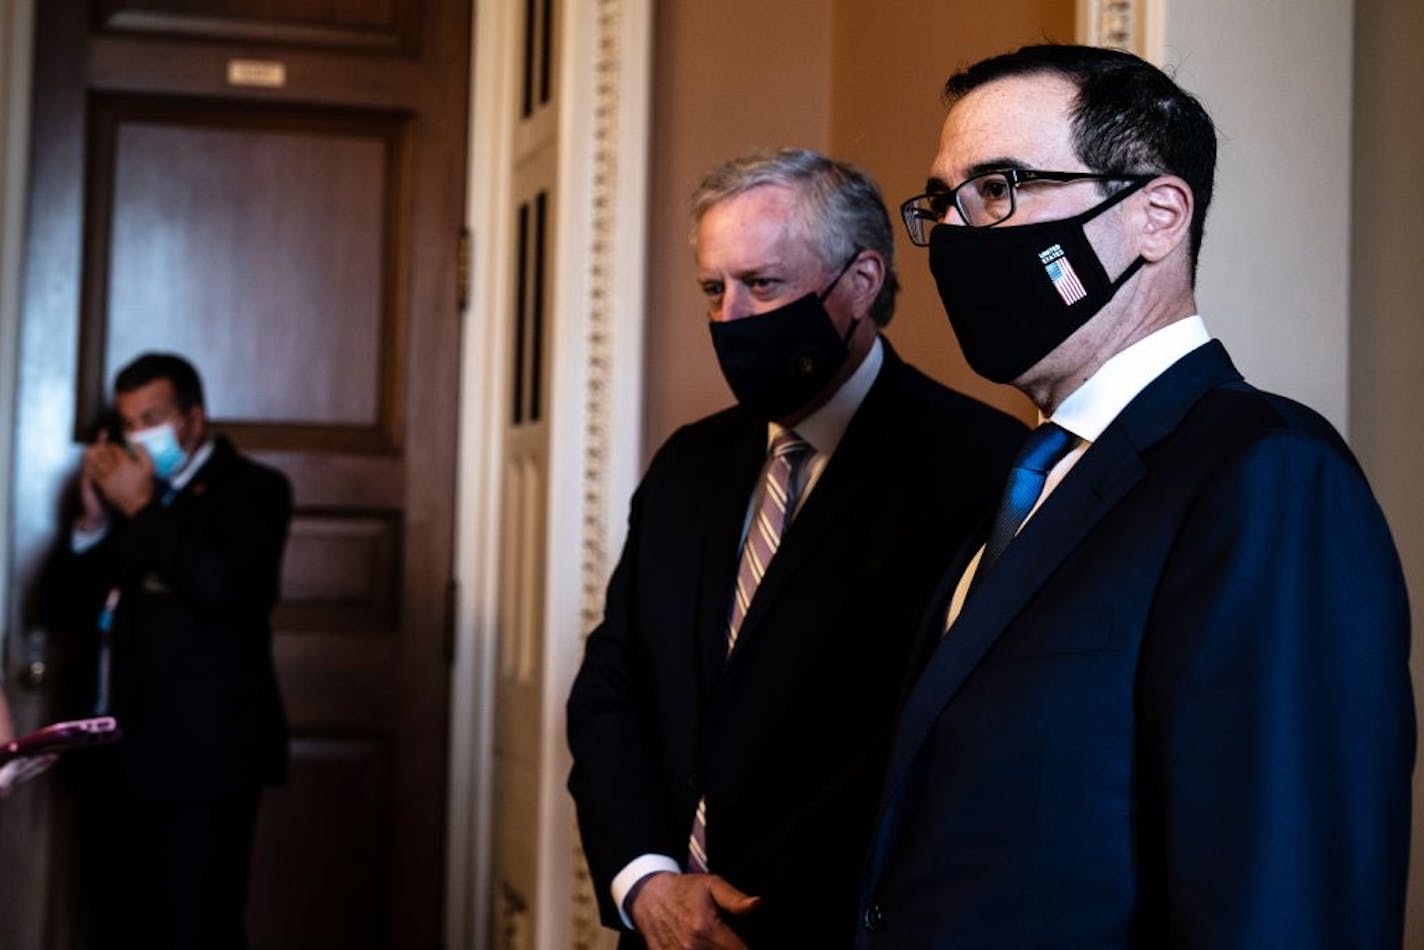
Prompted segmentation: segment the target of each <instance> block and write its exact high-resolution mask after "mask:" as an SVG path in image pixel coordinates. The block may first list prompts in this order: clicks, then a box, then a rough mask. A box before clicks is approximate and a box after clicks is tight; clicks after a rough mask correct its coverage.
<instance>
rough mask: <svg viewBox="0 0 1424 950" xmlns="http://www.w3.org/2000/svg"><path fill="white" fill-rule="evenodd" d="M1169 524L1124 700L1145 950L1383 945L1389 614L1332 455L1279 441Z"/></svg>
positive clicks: (1377, 529)
mask: <svg viewBox="0 0 1424 950" xmlns="http://www.w3.org/2000/svg"><path fill="white" fill-rule="evenodd" d="M1185 524H1186V525H1187V526H1188V527H1187V528H1186V529H1185V530H1184V532H1183V534H1182V535H1181V536H1180V537H1179V538H1178V539H1177V542H1176V544H1175V547H1174V553H1173V556H1172V558H1171V560H1170V562H1169V564H1168V567H1167V570H1166V572H1165V574H1164V576H1163V581H1162V585H1161V587H1160V588H1159V590H1158V593H1157V598H1156V601H1155V604H1154V608H1153V615H1152V624H1151V628H1150V633H1149V639H1148V642H1147V643H1146V645H1145V646H1144V650H1145V653H1144V668H1145V676H1144V679H1143V690H1142V693H1141V695H1140V697H1139V700H1140V703H1141V708H1142V711H1143V717H1144V723H1143V725H1144V735H1145V736H1146V742H1145V746H1144V753H1143V754H1144V756H1145V757H1146V759H1147V761H1146V762H1145V763H1144V764H1145V766H1146V768H1145V774H1146V775H1147V776H1149V778H1148V779H1147V781H1148V782H1149V784H1153V785H1156V786H1157V787H1156V788H1152V789H1149V790H1148V792H1149V793H1148V794H1146V795H1145V796H1144V798H1143V800H1144V801H1146V802H1150V803H1152V804H1151V805H1150V807H1151V808H1152V809H1153V811H1154V813H1153V814H1151V815H1148V816H1146V817H1147V818H1148V821H1147V822H1146V823H1145V826H1146V828H1147V829H1148V834H1147V838H1146V840H1145V841H1144V842H1143V844H1142V847H1143V849H1144V851H1145V852H1146V853H1147V855H1148V857H1149V860H1148V861H1146V862H1145V866H1146V867H1147V868H1148V869H1149V873H1156V874H1160V877H1161V879H1160V881H1156V882H1153V884H1155V885H1156V886H1152V884H1150V885H1149V886H1148V888H1147V890H1148V892H1149V893H1155V894H1160V895H1161V898H1160V899H1161V900H1163V901H1164V902H1165V903H1166V905H1167V906H1165V907H1162V908H1160V910H1161V911H1162V913H1163V916H1164V918H1165V920H1166V921H1167V927H1168V930H1169V936H1170V939H1168V940H1164V941H1163V945H1168V944H1170V945H1171V946H1184V947H1204V948H1212V950H1219V948H1235V947H1241V948H1247V947H1295V948H1310V947H1319V948H1322V950H1323V948H1332V947H1347V946H1348V947H1361V948H1364V947H1398V946H1399V944H1400V940H1401V938H1402V934H1401V928H1402V920H1403V907H1404V886H1405V873H1406V865H1407V860H1408V847H1409V833H1408V828H1409V811H1410V773H1411V767H1412V759H1413V750H1414V714H1413V705H1412V697H1411V691H1410V683H1409V671H1408V650H1409V615H1408V605H1407V603H1406V599H1405V594H1404V585H1403V578H1402V576H1401V572H1400V568H1399V563H1398V560H1397V557H1396V555H1395V552H1394V546H1393V543H1392V541H1391V539H1390V537H1389V532H1388V528H1387V527H1386V525H1385V523H1384V519H1383V517H1382V515H1381V514H1380V512H1379V509H1378V507H1377V505H1376V504H1375V501H1374V499H1373V497H1372V496H1371V495H1370V492H1369V488H1368V486H1367V485H1366V484H1365V481H1364V479H1363V477H1362V476H1361V475H1360V474H1359V472H1358V470H1357V469H1356V468H1355V466H1354V464H1353V461H1352V460H1351V459H1349V458H1348V456H1347V455H1345V454H1344V453H1343V451H1341V450H1337V449H1336V448H1335V447H1333V446H1330V445H1328V444H1326V443H1325V442H1324V441H1322V440H1320V439H1317V438H1313V437H1309V436H1305V435H1301V434H1299V433H1281V434H1277V435H1273V436H1270V437H1268V438H1266V439H1264V440H1262V441H1260V442H1258V443H1257V444H1255V445H1254V446H1252V447H1251V448H1249V449H1248V450H1247V451H1245V452H1244V453H1242V454H1241V455H1240V456H1239V457H1238V458H1237V459H1236V460H1235V461H1234V462H1233V463H1232V464H1230V465H1228V466H1226V467H1225V468H1224V469H1223V470H1222V471H1220V472H1219V473H1218V474H1217V476H1216V477H1214V478H1213V479H1212V480H1211V481H1210V482H1209V483H1208V485H1207V487H1206V488H1205V490H1204V491H1203V493H1202V494H1201V496H1200V497H1199V498H1198V499H1197V501H1196V503H1195V505H1194V508H1193V510H1192V511H1191V512H1190V515H1189V517H1188V518H1187V519H1186V521H1185Z"/></svg>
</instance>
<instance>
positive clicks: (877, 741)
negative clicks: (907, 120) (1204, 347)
mask: <svg viewBox="0 0 1424 950" xmlns="http://www.w3.org/2000/svg"><path fill="white" fill-rule="evenodd" d="M693 217H694V221H695V225H696V256H697V272H698V281H699V283H700V285H701V290H702V293H703V295H704V297H705V299H706V312H705V314H706V315H705V316H703V317H701V319H704V320H705V321H706V322H707V326H708V330H709V332H710V334H711V337H712V344H713V349H714V350H715V352H716V356H717V360H718V362H719V364H720V365H721V368H722V371H723V374H724V375H725V376H726V379H727V382H728V385H729V387H730V388H731V390H732V393H733V394H734V395H735V396H736V398H737V405H736V406H735V407H732V408H730V409H727V410H724V411H722V412H719V413H717V414H715V415H713V416H710V417H708V418H706V419H702V420H699V421H697V422H693V423H691V424H689V425H687V426H684V427H683V428H682V429H680V430H679V431H678V432H677V433H675V434H674V435H673V436H672V437H671V438H670V439H669V440H668V441H667V443H666V444H664V445H663V447H662V448H661V449H660V450H659V451H658V453H657V455H656V457H655V458H654V459H653V461H652V464H651V465H650V466H649V468H648V472H647V474H646V476H645V477H644V479H643V482H642V484H641V486H639V488H638V491H637V493H636V494H635V495H634V496H633V502H632V508H631V515H630V517H629V526H628V539H627V542H626V544H625V546H624V550H623V555H622V557H621V559H620V560H619V564H618V568H617V570H616V571H615V572H614V575H613V579H612V581H611V582H610V584H609V588H608V598H607V603H606V608H605V615H604V620H603V622H602V623H601V624H600V625H599V627H598V628H597V629H596V630H595V631H594V632H593V633H592V634H591V635H590V636H589V638H588V645H587V650H586V653H585V655H584V661H583V666H582V668H581V669H580V670H579V674H578V678H577V680H576V681H575V683H574V687H573V692H572V695H571V696H570V698H569V704H568V722H569V744H570V748H571V750H572V752H573V760H574V767H573V772H572V774H571V775H570V777H569V789H570V791H571V792H572V793H573V796H574V800H575V802H576V803H577V805H578V818H579V826H580V830H581V831H582V835H583V844H584V851H585V853H586V854H587V855H588V860H589V866H590V868H591V870H592V873H593V879H594V882H595V889H596V893H597V895H598V898H599V903H600V909H601V911H602V916H603V920H604V922H605V923H606V924H607V925H608V926H609V927H615V928H619V929H622V930H624V931H625V934H624V939H623V946H641V945H642V944H643V941H644V940H646V942H647V944H648V945H649V946H651V947H654V948H661V947H690V946H696V947H709V948H710V947H726V948H735V947H742V946H744V945H749V946H751V947H772V948H781V947H793V948H794V947H816V948H821V947H846V946H849V944H850V942H851V940H852V939H853V935H854V933H855V917H856V903H857V902H856V891H857V888H858V885H859V875H860V863H861V859H862V857H863V856H864V854H865V845H866V841H867V839H868V836H869V831H870V820H871V817H872V812H873V809H874V807H875V796H876V794H877V791H878V789H879V785H880V774H881V768H882V766H883V764H884V760H885V753H886V749H887V747H888V744H889V734H890V730H891V728H892V726H893V723H894V716H895V708H896V703H897V701H898V699H899V697H900V696H901V694H902V691H903V689H904V685H905V672H906V666H907V660H908V657H909V654H910V652H911V649H912V646H913V638H914V635H915V631H916V628H917V626H918V623H919V619H920V616H921V614H922V612H923V609H924V606H925V603H926V602H927V601H928V600H930V599H931V592H932V591H933V589H934V585H935V584H937V583H938V582H939V579H940V577H941V576H942V575H943V573H944V570H945V567H946V566H947V564H948V560H949V557H950V555H951V554H952V552H953V548H954V546H955V545H957V544H958V543H959V542H961V541H963V540H965V539H966V538H967V537H968V535H969V532H970V531H971V530H972V528H973V526H974V525H975V524H976V523H977V522H978V521H979V520H980V518H981V517H982V516H983V515H984V514H985V513H987V511H988V510H989V508H990V507H991V506H992V505H993V503H994V499H995V497H996V496H997V494H998V489H999V485H1000V484H1002V482H1003V479H1004V476H1005V474H1006V473H1007V471H1008V465H1009V462H1010V461H1011V460H1012V458H1013V455H1014V452H1015V451H1016V449H1017V448H1018V444H1019V442H1020V441H1021V440H1022V438H1023V427H1022V426H1021V425H1019V424H1018V423H1017V422H1016V421H1014V420H1012V419H1010V418H1009V417H1007V416H1005V415H1003V414H1001V413H998V412H994V411H993V410H990V409H989V408H987V407H985V406H983V405H980V404H978V403H975V402H973V401H972V400H970V399H967V398H965V397H964V396H962V395H959V394H957V393H953V392H950V391H949V390H946V389H945V388H943V387H942V386H939V385H938V384H935V383H933V382H931V381H930V380H929V379H927V378H925V377H924V376H923V375H921V374H920V373H919V372H918V371H917V370H915V369H914V368H913V367H911V366H909V365H908V364H906V363H904V362H902V361H901V360H900V358H899V357H898V356H896V355H895V352H894V350H893V349H892V348H891V347H890V345H889V343H888V341H886V340H884V339H883V338H882V337H881V335H880V328H881V327H882V326H884V325H885V324H886V323H887V322H888V321H889V320H890V317H891V315H892V313H893V312H894V305H895V288H896V281H895V273H894V253H895V250H894V232H893V231H892V230H891V224H890V218H889V216H888V215H887V214H886V212H885V205H884V203H883V202H882V201H881V198H880V191H879V189H878V188H877V187H876V186H875V184H874V182H872V181H871V180H870V179H869V178H867V177H866V176H865V175H864V174H863V173H861V172H860V171H858V170H856V169H854V168H851V167H850V166H847V165H844V164H842V163H840V162H836V161H833V160H831V159H828V158H826V157H825V156H823V155H819V154H817V153H815V152H809V151H804V150H797V149H783V150H780V151H776V152H768V153H759V154H754V155H748V156H743V157H741V158H738V159H734V160H732V161H730V162H727V163H726V164H724V165H722V166H720V167H718V168H716V169H713V170H712V171H711V172H710V173H709V174H708V175H707V177H706V178H705V179H704V181H703V183H702V185H701V187H700V188H699V189H698V191H697V193H696V194H695V195H694V197H693ZM689 316H692V315H691V314H689ZM709 355H710V354H709ZM635 928H636V931H637V933H634V932H632V931H633V930H634V929H635Z"/></svg>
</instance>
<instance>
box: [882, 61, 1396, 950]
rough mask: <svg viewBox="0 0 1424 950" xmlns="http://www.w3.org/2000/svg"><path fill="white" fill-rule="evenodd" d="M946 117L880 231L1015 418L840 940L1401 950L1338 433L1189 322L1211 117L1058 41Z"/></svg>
mask: <svg viewBox="0 0 1424 950" xmlns="http://www.w3.org/2000/svg"><path fill="white" fill-rule="evenodd" d="M946 96H947V98H948V100H949V102H950V109H949V114H948V116H947V118H946V120H945V123H944V129H943V133H942V135H941V138H940V144H939V151H938V154H937V155H936V156H935V158H934V161H933V163H932V165H931V168H930V173H931V177H930V181H929V187H928V189H927V194H925V195H921V196H918V197H916V198H913V199H911V200H910V201H908V202H906V203H905V205H904V206H903V208H902V214H903V217H904V220H905V224H906V226H907V228H908V230H909V233H910V237H911V238H912V240H913V241H914V243H916V244H918V245H923V246H927V247H928V249H929V250H928V255H929V261H930V267H931V270H932V271H933V273H934V276H935V280H936V283H937V284H938V287H939V292H940V295H941V298H942V300H943V303H944V306H945V310H946V312H947V314H948V316H949V320H950V323H951V325H952V326H953V328H954V332H955V335H956V336H957V337H958V339H959V342H960V344H961V346H962V347H963V349H964V352H965V355H966V357H967V359H968V361H969V363H970V365H971V366H972V367H973V368H974V369H975V370H976V371H977V372H979V373H980V374H981V375H984V376H986V377H988V378H990V379H993V380H997V381H1001V382H1008V383H1012V384H1013V385H1014V386H1015V387H1017V388H1018V389H1020V390H1022V391H1023V392H1024V393H1025V394H1027V395H1028V396H1029V397H1030V398H1032V399H1033V401H1034V402H1035V403H1036V404H1037V406H1038V408H1039V411H1040V413H1041V416H1042V420H1043V421H1042V423H1041V424H1040V425H1039V427H1038V428H1037V429H1036V430H1035V431H1034V433H1032V434H1031V435H1030V437H1029V439H1028V441H1027V442H1026V444H1025V448H1024V450H1023V451H1022V452H1021V453H1020V456H1019V460H1018V461H1017V462H1016V464H1015V468H1014V471H1013V472H1012V473H1011V474H1010V477H1009V479H1008V482H1007V484H1006V485H1005V487H1004V490H1003V497H1002V501H1001V503H1000V507H999V510H998V511H997V513H996V514H995V516H994V517H993V518H992V519H991V523H990V524H989V525H988V527H987V529H986V531H985V533H984V534H983V535H982V536H981V537H982V538H983V544H982V545H979V544H976V545H974V546H973V547H972V548H970V549H967V550H964V551H963V552H962V553H961V555H960V557H959V559H958V561H957V563H955V564H954V565H953V566H952V567H951V569H950V572H949V576H948V577H947V578H946V583H945V585H944V586H943V587H942V588H941V589H942V590H943V591H944V592H945V595H944V599H943V601H942V603H941V604H940V605H939V608H938V609H937V610H936V611H935V612H934V613H933V615H932V618H931V620H930V622H929V625H928V626H929V629H927V630H925V631H924V635H925V636H926V637H927V638H938V641H939V642H938V645H937V646H936V647H935V649H934V651H933V653H932V655H931V656H930V658H929V659H928V662H927V663H926V665H925V666H924V667H923V669H922V670H921V671H920V674H919V677H918V679H917V680H916V682H915V683H914V685H913V687H912V688H911V691H910V694H909V696H908V698H907V701H906V704H905V706H904V708H903V710H902V713H901V716H900V720H899V724H898V728H897V732H896V736H895V739H894V741H893V745H892V751H891V758H890V763H889V767H888V772H887V776H886V780H885V784H884V787H883V792H882V798H881V804H880V810H879V816H878V818H877V823H876V831H875V836H874V839H873V841H872V845H871V850H870V855H869V858H868V865H867V869H866V874H865V878H864V883H863V887H862V901H861V907H860V913H861V928H860V931H859V937H858V941H857V945H858V946H860V947H863V948H871V947H908V946H934V947H959V946H963V947H981V948H982V947H1013V948H1018V947H1046V946H1055V947H1058V946H1062V947H1088V946H1092V947H1167V946H1194V947H1195V946H1200V947H1212V948H1219V947H1294V948H1299V947H1321V948H1327V947H1332V948H1334V947H1389V946H1393V947H1398V946H1399V944H1400V941H1401V935H1402V923H1403V907H1404V893H1405V890H1404V889H1405V873H1406V865H1407V859H1408V847H1409V812H1410V771H1411V764H1412V759H1413V751H1414V716H1413V711H1412V700H1411V693H1410V682H1409V671H1408V665H1407V663H1408V656H1407V653H1408V645H1409V618H1408V610H1407V605H1406V602H1405V592H1404V585H1403V578H1402V577H1401V573H1400V568H1399V562H1398V559H1397V556H1396V554H1395V550H1394V545H1393V543H1392V541H1391V539H1390V535H1389V530H1388V528H1387V527H1386V525H1385V522H1384V519H1383V517H1382V515H1381V513H1380V511H1379V508H1378V506H1377V505H1376V503H1375V500H1374V498H1373V496H1372V495H1371V493H1370V490H1369V487H1368V485H1367V484H1366V483H1365V479H1364V477H1363V476H1362V474H1361V473H1360V470H1359V468H1358V466H1357V465H1356V463H1355V460H1354V459H1353V458H1352V456H1351V455H1350V452H1349V450H1348V449H1347V448H1346V446H1345V444H1344V443H1343V441H1342V440H1341V439H1340V437H1339V436H1338V435H1337V434H1336V433H1335V432H1334V430H1332V429H1331V428H1330V426H1329V424H1328V423H1326V422H1325V421H1324V420H1323V419H1321V418H1320V417H1319V416H1318V415H1316V414H1315V413H1314V412H1312V411H1311V410H1309V409H1307V408H1306V407H1304V406H1301V405H1299V404H1297V403H1294V402H1291V401H1290V400H1287V399H1284V398H1282V397H1279V396H1275V395H1272V394H1269V393H1264V392H1261V391H1260V390H1257V389H1255V388H1253V387H1252V386H1250V385H1248V384H1247V383H1245V382H1244V381H1243V380H1242V378H1241V376H1240V375H1239V374H1238V373H1237V371H1236V370H1235V368H1234V367H1233V366H1232V364H1231V361H1230V359H1229V358H1228V357H1227V354H1226V351H1225V350H1224V349H1223V348H1222V346H1221V344H1220V343H1218V342H1215V341H1213V340H1212V339H1211V338H1210V337H1209V335H1208V332H1207V329H1206V325H1205V323H1204V322H1203V320H1202V317H1201V316H1200V315H1199V314H1198V312H1197V306H1196V302H1195V300H1194V296H1193V282H1194V276H1195V269H1196V260H1197V255H1198V251H1199V249H1200V245H1201V240H1202V230H1203V229H1202V224H1203V220H1204V218H1205V215H1206V208H1207V204H1208V202H1209V201H1210V198H1211V188H1212V177H1213V173H1214V165H1215V153H1216V140H1215V132H1214V130H1213V127H1212V123H1211V120H1210V118H1209V117H1208V116H1207V114H1206V113H1205V111H1203V109H1202V108H1201V106H1200V105H1199V104H1198V102H1197V101H1196V100H1195V99H1193V98H1192V97H1191V96H1190V95H1188V94H1187V93H1186V92H1184V91H1183V90H1182V89H1180V88H1179V87H1177V86H1176V84H1175V83H1173V82H1172V81H1171V80H1170V79H1169V78H1168V77H1167V76H1165V75H1164V74H1163V73H1162V72H1160V71H1159V70H1157V69H1156V68H1154V67H1152V66H1150V65H1149V64H1147V63H1145V62H1143V61H1141V60H1139V59H1137V58H1136V57H1134V56H1131V55H1130V54H1127V53H1122V52H1117V51H1108V50H1101V49H1092V48H1085V47H1073V46H1039V47H1028V48H1024V49H1021V50H1019V51H1017V52H1015V53H1010V54H1006V55H1003V56H999V57H995V58H992V59H989V60H986V61H984V62H981V63H979V64H977V65H975V66H972V67H970V68H969V69H967V70H965V71H963V72H960V73H957V74H956V75H954V76H953V77H951V78H950V80H949V82H948V85H947V87H946Z"/></svg>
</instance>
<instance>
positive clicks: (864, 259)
mask: <svg viewBox="0 0 1424 950" xmlns="http://www.w3.org/2000/svg"><path fill="white" fill-rule="evenodd" d="M841 280H842V281H844V282H845V283H848V284H849V285H850V287H849V290H850V292H851V299H852V300H853V302H854V304H855V312H856V313H857V314H865V313H868V312H869V311H870V306H871V304H873V303H875V298H876V297H877V296H878V295H879V294H880V288H881V287H883V286H884V285H885V258H883V257H881V256H880V253H879V252H878V251H872V250H870V249H869V248H867V249H865V250H863V251H861V252H860V253H859V254H857V255H856V258H855V263H853V264H851V265H850V269H849V270H847V271H846V273H845V276H844V277H842V278H841Z"/></svg>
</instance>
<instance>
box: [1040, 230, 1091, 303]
mask: <svg viewBox="0 0 1424 950" xmlns="http://www.w3.org/2000/svg"><path fill="white" fill-rule="evenodd" d="M1038 259H1039V260H1040V261H1042V262H1043V269H1044V270H1046V271H1048V279H1049V280H1051V281H1052V282H1053V289H1054V290H1056V291H1058V296H1060V297H1062V298H1063V302H1064V303H1065V304H1067V305H1068V306H1070V307H1071V306H1073V304H1075V303H1077V302H1078V301H1080V300H1082V299H1083V298H1084V297H1086V296H1088V291H1087V290H1086V289H1085V288H1084V287H1083V282H1082V281H1081V280H1079V279H1078V272H1077V271H1075V270H1073V265H1072V264H1070V263H1069V262H1068V258H1067V257H1066V256H1065V255H1064V253H1063V246H1062V245H1060V244H1055V245H1053V246H1052V247H1050V248H1049V249H1048V250H1046V251H1043V252H1041V253H1040V254H1039V255H1038Z"/></svg>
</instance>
